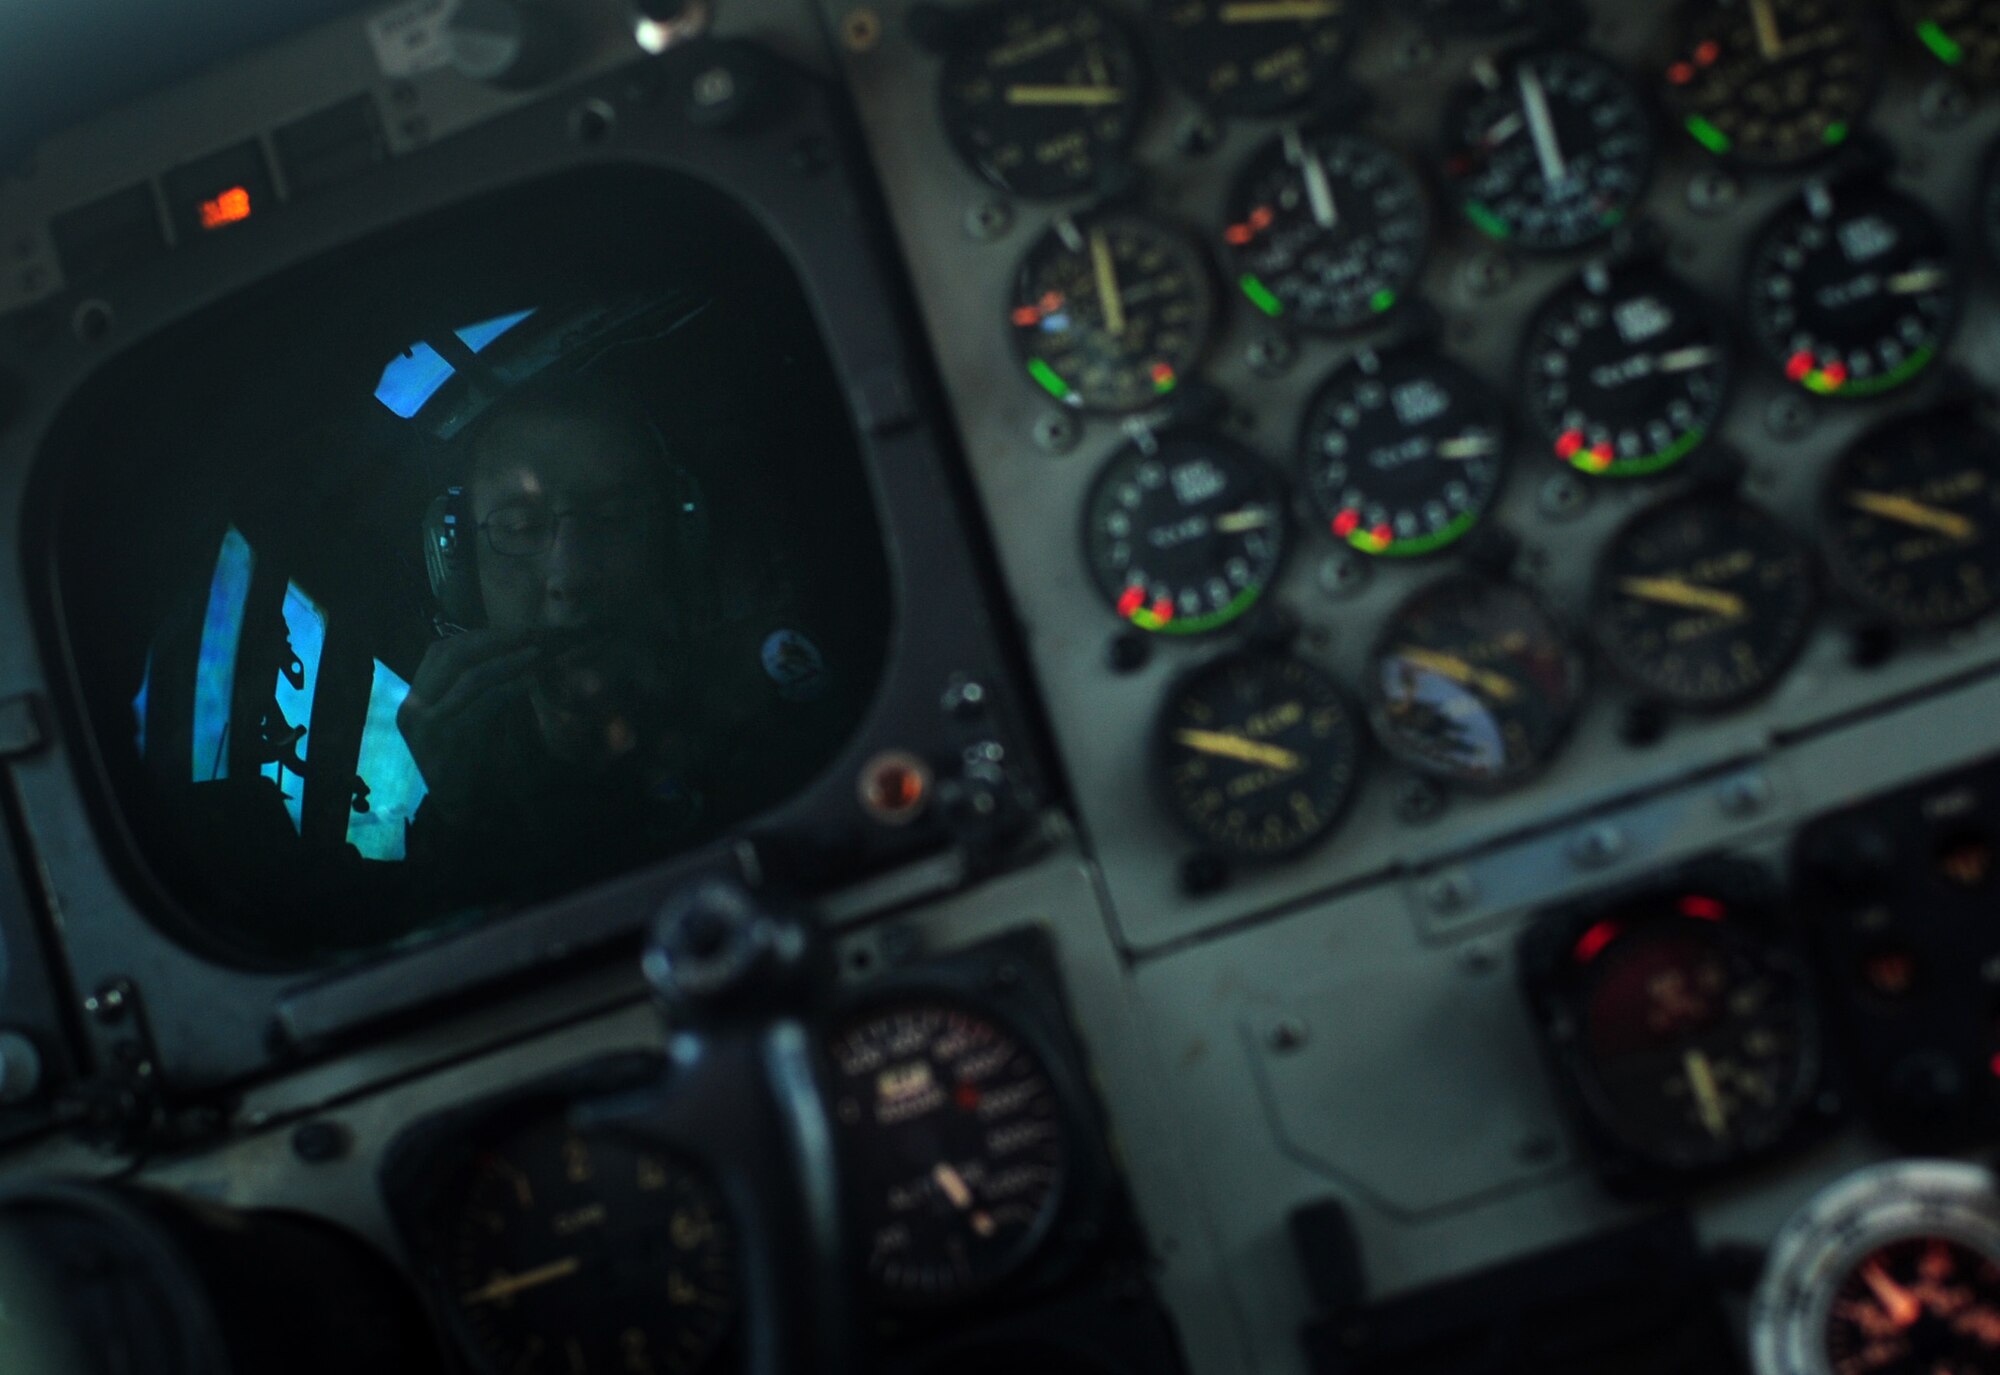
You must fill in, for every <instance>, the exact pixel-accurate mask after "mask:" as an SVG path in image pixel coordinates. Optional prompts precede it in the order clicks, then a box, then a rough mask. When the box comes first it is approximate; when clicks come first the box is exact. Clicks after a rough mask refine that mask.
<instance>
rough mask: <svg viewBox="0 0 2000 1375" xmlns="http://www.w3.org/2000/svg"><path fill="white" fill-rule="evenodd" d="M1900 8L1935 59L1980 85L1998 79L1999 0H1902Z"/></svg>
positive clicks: (1905, 21)
mask: <svg viewBox="0 0 2000 1375" xmlns="http://www.w3.org/2000/svg"><path fill="white" fill-rule="evenodd" d="M1901 10H1902V16H1903V22H1904V23H1906V24H1908V25H1909V26H1910V28H1911V29H1912V30H1913V31H1914V32H1915V33H1916V35H1917V39H1918V41H1919V42H1921V43H1922V44H1923V45H1924V46H1925V47H1926V48H1928V49H1930V51H1931V53H1932V55H1933V56H1935V57H1936V58H1937V59H1938V61H1940V62H1942V63H1944V64H1945V65H1946V66H1947V67H1950V68H1951V69H1952V70H1954V71H1956V72H1960V73H1962V74H1964V75H1965V76H1967V77H1970V78H1971V79H1972V80H1974V81H1977V82H1979V83H1980V84H1982V85H1987V84H1991V83H1992V82H1994V81H2000V0H1901Z"/></svg>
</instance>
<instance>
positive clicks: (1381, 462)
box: [1299, 349, 1507, 558]
mask: <svg viewBox="0 0 2000 1375" xmlns="http://www.w3.org/2000/svg"><path fill="white" fill-rule="evenodd" d="M1506 451H1507V421H1506V415H1505V411H1504V408H1503V407H1502V405H1501V402H1500V398H1499V397H1498V396H1497V395H1495V394H1494V392H1493V390H1492V388H1490V387H1488V386H1487V385H1486V384H1485V383H1484V382H1483V381H1481V380H1480V379H1479V378H1478V377H1476V376H1475V375H1474V374H1473V373H1471V372H1470V371H1469V370H1467V369H1466V368H1465V367H1463V366H1462V365H1460V364H1458V363H1455V362H1453V361H1452V360H1450V359H1448V358H1445V357H1443V356H1441V355H1437V354H1433V353H1430V352H1428V351H1426V350H1421V349H1399V350H1396V351H1394V352H1392V353H1388V354H1375V353H1372V352H1370V353H1363V354H1361V355H1359V356H1358V357H1357V358H1355V359H1354V360H1353V361H1352V362H1350V363H1348V364H1347V365H1346V366H1344V367H1342V368H1340V369H1339V370H1338V371H1336V372H1335V373H1334V374H1333V376H1331V377H1329V378H1328V379H1327V380H1326V382H1325V383H1324V384H1323V385H1322V386H1321V387H1320V389H1319V391H1318V392H1317V393H1316V394H1315V395H1314V396H1313V399H1312V401H1311V402H1310V403H1308V405H1307V406H1306V415H1305V424H1304V427H1303V429H1302V430H1301V432H1300V436H1299V471H1300V473H1301V476H1302V478H1303V481H1304V484H1305V493H1306V499H1307V502H1308V503H1309V504H1310V506H1311V507H1312V510H1313V514H1314V515H1315V517H1316V518H1317V519H1318V520H1319V522H1320V523H1321V526H1322V528H1324V529H1326V530H1329V531H1331V532H1332V534H1333V537H1334V538H1335V539H1337V540H1340V541H1342V542H1343V543H1345V544H1347V545H1349V546H1351V547H1353V548H1355V549H1358V550H1360V551H1361V552H1362V553H1364V554H1375V555H1384V556H1389V557H1395V558H1410V557H1416V556H1418V555H1423V554H1431V553H1435V552H1437V551H1438V550H1440V549H1443V548H1445V547H1446V546H1448V545H1451V544H1453V543H1455V542H1457V541H1458V540H1459V539H1461V538H1463V537H1464V536H1465V535H1466V534H1467V533H1468V532H1469V531H1471V529H1472V528H1473V526H1475V525H1476V524H1478V523H1479V520H1480V518H1481V517H1482V516H1484V515H1485V514H1486V512H1487V510H1488V509H1490V508H1491V506H1492V504H1493V501H1494V499H1495V497H1497V496H1498V495H1499V491H1500V487H1501V483H1502V482H1503V480H1504V479H1505V476H1506V457H1507V452H1506Z"/></svg>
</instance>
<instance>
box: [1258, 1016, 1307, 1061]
mask: <svg viewBox="0 0 2000 1375" xmlns="http://www.w3.org/2000/svg"><path fill="white" fill-rule="evenodd" d="M1311 1035H1312V1028H1311V1027H1309V1026H1307V1025H1306V1023H1305V1020H1304V1019H1303V1018H1300V1017H1287V1018H1285V1020H1284V1021H1282V1022H1279V1023H1278V1024H1277V1025H1276V1026H1274V1027H1272V1028H1271V1029H1270V1031H1269V1032H1267V1033H1266V1034H1265V1037H1264V1040H1265V1042H1266V1043H1267V1044H1268V1045H1269V1046H1270V1047H1271V1049H1272V1050H1275V1051H1278V1052H1279V1053H1280V1054H1289V1053H1290V1052H1292V1051H1295V1050H1297V1049H1299V1048H1300V1047H1301V1046H1303V1045H1304V1044H1305V1043H1306V1041H1307V1040H1308V1039H1309V1038H1310V1037H1311Z"/></svg>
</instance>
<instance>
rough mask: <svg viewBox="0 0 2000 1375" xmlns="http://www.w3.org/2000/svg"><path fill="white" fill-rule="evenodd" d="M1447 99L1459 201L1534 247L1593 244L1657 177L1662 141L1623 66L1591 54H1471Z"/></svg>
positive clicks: (1487, 229) (1449, 170)
mask: <svg viewBox="0 0 2000 1375" xmlns="http://www.w3.org/2000/svg"><path fill="white" fill-rule="evenodd" d="M1472 71H1473V78H1474V80H1473V84H1472V85H1471V86H1469V87H1467V88H1466V89H1465V90H1463V91H1462V92H1460V93H1459V95H1458V96H1457V97H1456V98H1455V99H1454V100H1453V102H1452V105H1451V112H1450V117H1449V120H1448V123H1447V126H1446V130H1445V139H1446V143H1447V145H1448V146H1449V147H1450V148H1451V149H1452V153H1451V155H1450V157H1449V160H1448V161H1447V162H1446V164H1445V174H1446V176H1447V177H1448V179H1449V180H1450V183H1451V187H1452V191H1453V194H1454V195H1455V196H1456V197H1457V198H1458V203H1459V206H1460V209H1461V210H1463V212H1464V214H1465V217H1466V218H1467V219H1468V220H1470V221H1471V222H1472V224H1473V226H1474V227H1475V228H1477V229H1478V230H1479V231H1480V232H1481V233H1483V234H1485V235H1487V236H1488V237H1490V238H1494V239H1499V240H1502V241H1504V242H1506V243H1509V244H1512V245H1514V246H1515V247H1517V248H1523V249H1528V250H1530V251H1533V252H1549V253H1561V252H1567V251H1568V250H1570V249H1575V248H1581V247H1583V246H1585V245H1586V244H1591V243H1595V242H1596V241H1597V240H1599V239H1602V238H1604V237H1605V236H1606V235H1608V234H1609V233H1611V231H1612V230H1613V229H1615V228H1617V227H1618V225H1619V224H1621V223H1622V222H1623V221H1624V220H1625V218H1626V217H1627V216H1628V215H1630V214H1631V213H1632V209H1633V207H1634V206H1636V205H1637V204H1638V203H1639V199H1640V197H1642V196H1644V195H1645V194H1646V188H1647V186H1648V185H1649V184H1651V182H1652V179H1653V166H1654V161H1655V156H1656V154H1657V151H1658V149H1657V146H1656V144H1657V140H1656V137H1655V134H1654V131H1653V124H1652V120H1651V119H1650V118H1649V117H1648V115H1647V113H1646V104H1645V101H1644V99H1643V98H1642V97H1641V96H1640V94H1639V92H1638V91H1637V90H1636V89H1635V88H1634V87H1633V85H1632V83H1631V82H1630V81H1628V80H1627V79H1626V77H1625V75H1624V74H1623V73H1622V72H1620V71H1619V70H1618V68H1617V67H1615V66H1613V65H1612V64H1611V63H1610V62H1608V61H1606V60H1605V59H1604V58H1601V57H1599V56H1597V55H1596V54H1594V53H1588V52H1583V51H1580V50H1576V49H1569V48H1543V49H1538V50H1535V51H1531V52H1527V53H1522V54H1518V55H1516V56H1515V57H1513V58H1511V59H1509V60H1507V61H1506V62H1504V63H1496V62H1495V61H1493V60H1491V59H1485V58H1482V59H1481V60H1479V61H1478V62H1476V63H1474V64H1473V69H1472Z"/></svg>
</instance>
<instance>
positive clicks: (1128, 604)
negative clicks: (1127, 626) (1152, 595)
mask: <svg viewBox="0 0 2000 1375" xmlns="http://www.w3.org/2000/svg"><path fill="white" fill-rule="evenodd" d="M1145 604H1146V589H1145V588H1143V587H1128V588H1126V589H1125V595H1124V596H1122V597H1120V598H1119V599H1118V614H1119V615H1120V616H1123V617H1124V618H1125V619H1126V620H1128V621H1129V620H1131V619H1132V618H1133V617H1134V616H1136V615H1138V614H1139V608H1140V607H1142V606H1144V605H1145Z"/></svg>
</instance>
